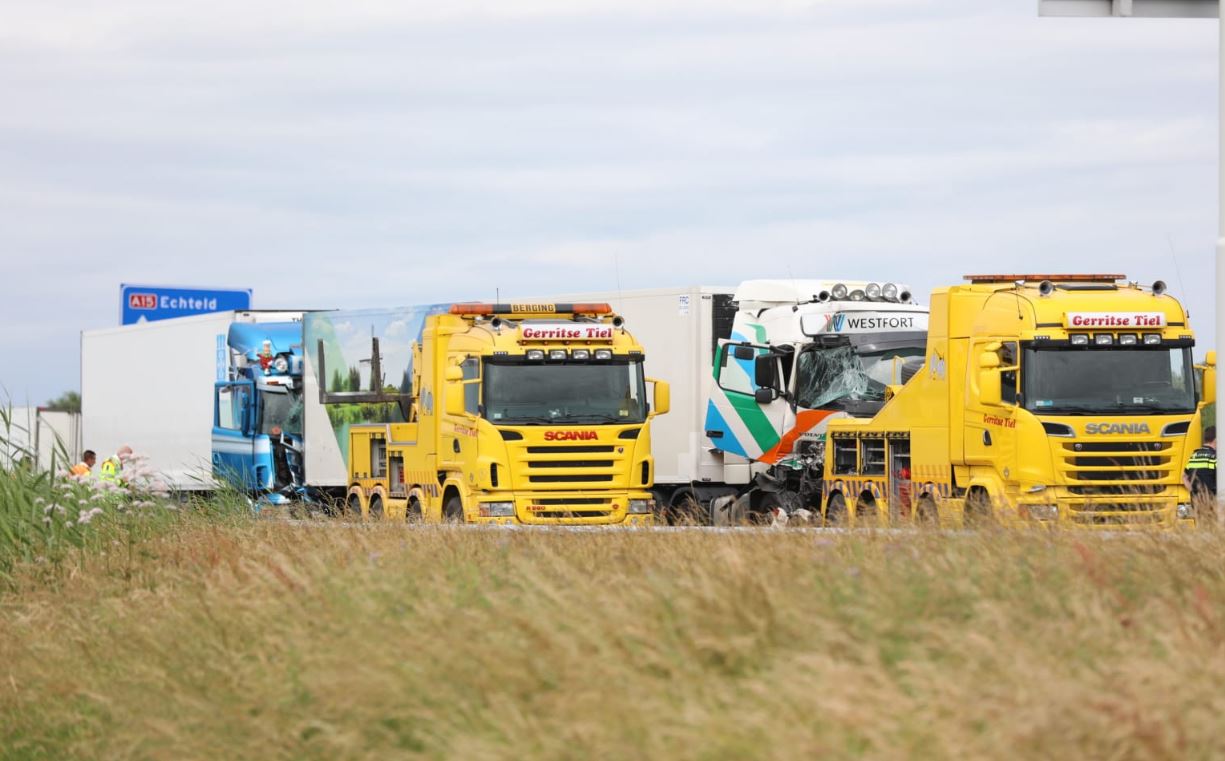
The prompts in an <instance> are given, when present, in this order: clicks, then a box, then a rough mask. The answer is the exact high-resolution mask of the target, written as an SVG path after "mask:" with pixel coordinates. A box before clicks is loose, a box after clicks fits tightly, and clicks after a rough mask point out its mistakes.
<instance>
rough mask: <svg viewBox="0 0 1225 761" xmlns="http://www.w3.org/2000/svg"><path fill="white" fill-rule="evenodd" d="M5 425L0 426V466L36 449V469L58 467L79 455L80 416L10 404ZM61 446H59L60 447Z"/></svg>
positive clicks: (78, 459)
mask: <svg viewBox="0 0 1225 761" xmlns="http://www.w3.org/2000/svg"><path fill="white" fill-rule="evenodd" d="M5 414H6V415H8V416H9V426H8V427H7V429H5V428H3V427H0V439H3V440H4V441H3V444H2V445H0V466H4V467H8V466H10V465H12V464H13V463H14V462H16V461H21V460H25V459H26V458H27V457H29V456H30V453H37V462H38V467H39V469H40V470H55V471H57V472H58V471H62V470H65V469H67V468H68V467H69V466H70V465H72V464H73V463H76V462H80V459H81V452H82V449H81V416H80V415H79V414H77V413H75V412H58V411H55V410H44V409H40V408H38V407H13V408H11V409H8V410H6V411H5ZM61 446H62V448H61ZM65 459H67V461H65Z"/></svg>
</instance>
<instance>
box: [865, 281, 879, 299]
mask: <svg viewBox="0 0 1225 761" xmlns="http://www.w3.org/2000/svg"><path fill="white" fill-rule="evenodd" d="M863 293H864V295H865V296H867V297H868V298H869V299H871V300H873V301H876V300H877V299H879V298H880V284H879V283H868V285H867V286H866V287H865V288H864V289H863Z"/></svg>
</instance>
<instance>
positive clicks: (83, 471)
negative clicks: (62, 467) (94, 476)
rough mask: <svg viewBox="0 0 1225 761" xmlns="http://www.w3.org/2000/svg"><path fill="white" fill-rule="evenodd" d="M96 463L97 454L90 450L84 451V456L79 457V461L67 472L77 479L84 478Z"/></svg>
mask: <svg viewBox="0 0 1225 761" xmlns="http://www.w3.org/2000/svg"><path fill="white" fill-rule="evenodd" d="M97 461H98V455H97V453H96V452H94V450H92V449H86V450H85V454H84V455H82V456H81V461H80V462H78V463H77V464H76V465H73V466H72V467H71V468H69V469H68V472H69V474H71V475H74V476H76V477H77V478H85V477H86V476H88V475H89V474H90V472H91V471H92V470H93V469H94V463H95V462H97Z"/></svg>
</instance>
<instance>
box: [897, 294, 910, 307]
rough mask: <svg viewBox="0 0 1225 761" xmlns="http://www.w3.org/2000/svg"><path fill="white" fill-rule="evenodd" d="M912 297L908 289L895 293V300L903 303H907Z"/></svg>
mask: <svg viewBox="0 0 1225 761" xmlns="http://www.w3.org/2000/svg"><path fill="white" fill-rule="evenodd" d="M912 298H913V296H911V294H910V291H902V292H901V293H899V294H898V295H897V300H898V301H900V302H902V303H903V304H909V303H910V300H911V299H912Z"/></svg>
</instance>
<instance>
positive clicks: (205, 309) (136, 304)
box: [119, 283, 251, 325]
mask: <svg viewBox="0 0 1225 761" xmlns="http://www.w3.org/2000/svg"><path fill="white" fill-rule="evenodd" d="M119 293H120V297H121V301H120V324H122V325H131V324H133V323H137V322H153V321H154V320H169V319H170V318H172V317H188V316H190V315H193V314H207V313H209V312H228V311H230V310H232V309H239V310H241V309H250V308H251V289H250V288H247V289H245V290H244V289H229V288H167V287H165V286H161V285H131V284H129V283H124V284H122V285H120V286H119Z"/></svg>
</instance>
